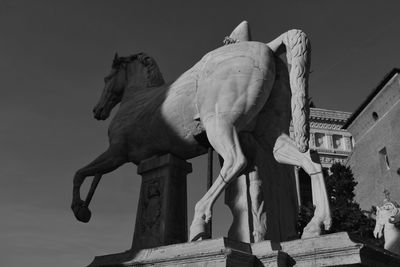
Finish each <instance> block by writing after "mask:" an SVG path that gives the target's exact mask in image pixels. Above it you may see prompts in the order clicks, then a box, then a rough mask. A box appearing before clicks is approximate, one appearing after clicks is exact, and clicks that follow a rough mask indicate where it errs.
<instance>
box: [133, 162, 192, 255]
mask: <svg viewBox="0 0 400 267" xmlns="http://www.w3.org/2000/svg"><path fill="white" fill-rule="evenodd" d="M137 172H138V174H140V175H142V185H141V188H140V198H139V205H138V209H137V215H136V225H135V233H134V236H133V243H132V249H133V250H139V249H144V248H153V247H159V246H163V245H170V244H177V243H184V242H186V241H187V238H188V237H187V187H186V175H187V174H188V173H190V172H192V165H191V164H190V163H188V162H186V161H184V160H182V159H179V158H177V157H175V156H173V155H171V154H166V155H163V156H156V157H152V158H149V159H147V160H144V161H142V162H141V163H140V164H139V166H138V171H137Z"/></svg>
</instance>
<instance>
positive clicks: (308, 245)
mask: <svg viewBox="0 0 400 267" xmlns="http://www.w3.org/2000/svg"><path fill="white" fill-rule="evenodd" d="M251 246H252V253H253V255H255V256H256V257H257V258H258V259H259V260H260V262H261V264H262V265H261V266H273V265H270V264H271V255H274V253H276V252H275V251H274V250H275V249H279V250H281V251H282V252H285V253H287V255H289V256H290V259H286V261H285V262H283V263H282V264H286V265H279V266H296V267H297V266H300V267H301V266H304V267H310V266H371V267H380V266H382V267H383V266H386V267H398V266H400V257H399V256H398V255H396V254H393V253H390V252H389V251H387V250H384V249H380V248H376V247H372V246H369V245H367V244H364V243H363V242H362V241H361V240H357V239H356V238H354V237H350V235H349V234H348V233H346V232H341V233H335V234H330V235H324V236H320V237H315V238H307V239H298V240H293V241H288V242H281V243H271V242H270V241H263V242H260V243H254V244H251Z"/></svg>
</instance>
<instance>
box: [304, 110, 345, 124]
mask: <svg viewBox="0 0 400 267" xmlns="http://www.w3.org/2000/svg"><path fill="white" fill-rule="evenodd" d="M351 114H352V113H351V112H346V111H339V110H329V109H322V108H310V120H311V121H312V120H321V121H329V122H332V123H343V124H344V123H345V122H346V121H347V119H348V118H350V116H351Z"/></svg>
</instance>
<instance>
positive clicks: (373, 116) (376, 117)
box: [372, 111, 379, 121]
mask: <svg viewBox="0 0 400 267" xmlns="http://www.w3.org/2000/svg"><path fill="white" fill-rule="evenodd" d="M372 118H373V119H374V121H377V120H378V119H379V116H378V113H376V112H375V111H374V112H372Z"/></svg>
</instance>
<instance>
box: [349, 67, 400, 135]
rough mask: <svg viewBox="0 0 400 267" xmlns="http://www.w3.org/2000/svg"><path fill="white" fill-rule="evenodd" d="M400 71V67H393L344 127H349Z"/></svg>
mask: <svg viewBox="0 0 400 267" xmlns="http://www.w3.org/2000/svg"><path fill="white" fill-rule="evenodd" d="M398 73H400V69H399V68H393V69H392V70H391V71H390V72H389V73H387V74H386V75H385V77H384V78H383V79H382V81H381V82H380V83H379V84H378V86H376V87H375V89H374V90H372V92H371V93H370V94H369V95H368V96H367V98H366V99H365V100H364V101H363V102H362V103H361V105H360V106H359V107H358V108H357V109H356V111H354V112H353V114H352V115H351V116H350V118H349V119H348V120H347V122H346V123H345V124H344V125H343V127H342V129H347V128H348V127H349V126H350V125H351V124H352V123H353V121H354V120H355V118H357V116H358V115H360V113H361V112H362V111H363V110H364V108H365V107H366V106H367V105H368V104H369V103H370V102H371V100H372V99H373V98H374V97H375V96H376V95H377V94H378V93H379V92H380V91H381V90H382V89H383V87H385V85H386V84H387V83H388V82H389V81H390V79H392V78H393V76H394V75H395V74H398Z"/></svg>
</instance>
